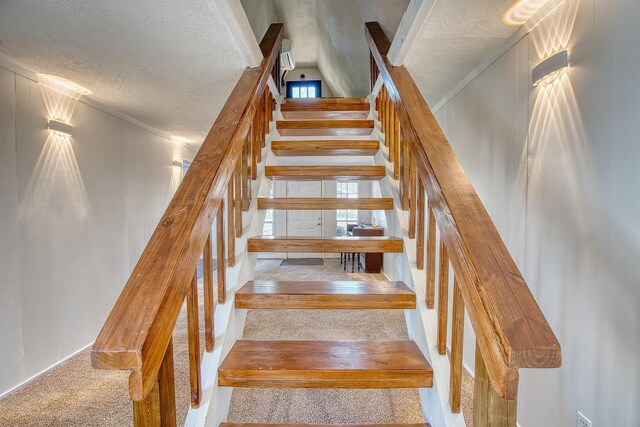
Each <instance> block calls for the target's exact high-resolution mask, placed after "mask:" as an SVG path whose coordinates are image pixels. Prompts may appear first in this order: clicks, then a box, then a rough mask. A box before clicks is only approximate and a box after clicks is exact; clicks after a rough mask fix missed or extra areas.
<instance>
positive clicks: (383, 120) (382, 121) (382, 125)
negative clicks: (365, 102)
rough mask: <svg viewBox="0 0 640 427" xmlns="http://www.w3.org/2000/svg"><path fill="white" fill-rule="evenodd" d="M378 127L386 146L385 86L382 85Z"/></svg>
mask: <svg viewBox="0 0 640 427" xmlns="http://www.w3.org/2000/svg"><path fill="white" fill-rule="evenodd" d="M380 114H381V117H382V118H381V119H380V128H381V129H382V133H383V134H384V145H385V147H386V146H387V88H386V87H385V86H384V85H383V86H382V100H381V105H380Z"/></svg>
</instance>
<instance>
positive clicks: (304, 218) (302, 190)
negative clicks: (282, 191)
mask: <svg viewBox="0 0 640 427" xmlns="http://www.w3.org/2000/svg"><path fill="white" fill-rule="evenodd" d="M287 197H322V181H287ZM321 235H322V211H320V210H304V211H300V210H292V211H287V236H305V237H307V236H321ZM287 257H288V258H322V254H320V253H309V254H294V253H290V254H287Z"/></svg>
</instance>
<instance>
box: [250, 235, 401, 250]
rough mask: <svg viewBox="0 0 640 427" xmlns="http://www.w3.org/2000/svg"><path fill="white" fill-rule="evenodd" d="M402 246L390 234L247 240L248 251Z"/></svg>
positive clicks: (253, 238) (369, 248)
mask: <svg viewBox="0 0 640 427" xmlns="http://www.w3.org/2000/svg"><path fill="white" fill-rule="evenodd" d="M402 248H403V241H402V239H401V238H398V237H390V236H375V237H374V236H357V237H350V236H330V237H323V236H317V237H315V236H313V237H297V236H255V237H250V238H249V239H248V240H247V250H248V251H249V252H293V253H313V252H320V253H334V254H335V253H342V252H361V253H382V252H386V253H399V252H402Z"/></svg>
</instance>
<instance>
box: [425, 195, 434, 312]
mask: <svg viewBox="0 0 640 427" xmlns="http://www.w3.org/2000/svg"><path fill="white" fill-rule="evenodd" d="M427 210H428V211H429V228H428V229H427V233H428V234H427V308H431V309H432V308H433V306H434V302H435V295H436V217H435V215H434V214H433V207H432V206H431V202H427Z"/></svg>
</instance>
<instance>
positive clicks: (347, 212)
mask: <svg viewBox="0 0 640 427" xmlns="http://www.w3.org/2000/svg"><path fill="white" fill-rule="evenodd" d="M336 190H337V191H336V196H337V197H339V198H347V199H357V198H358V182H351V181H342V182H341V181H338V183H337V188H336ZM336 221H337V226H338V229H340V227H342V230H344V231H346V230H347V225H348V224H357V223H358V210H357V209H338V210H337V211H336Z"/></svg>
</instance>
